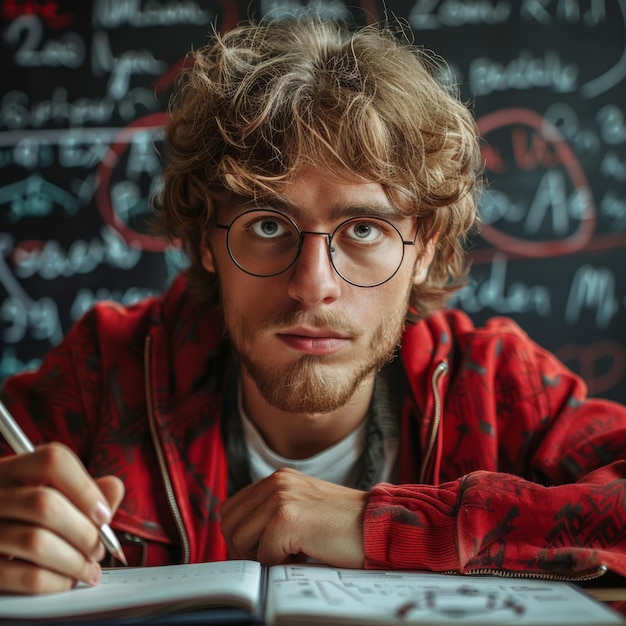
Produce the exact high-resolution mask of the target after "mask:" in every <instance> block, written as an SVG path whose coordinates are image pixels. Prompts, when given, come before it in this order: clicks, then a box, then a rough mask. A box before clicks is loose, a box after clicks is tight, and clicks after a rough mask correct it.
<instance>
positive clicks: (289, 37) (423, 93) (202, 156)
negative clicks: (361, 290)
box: [154, 16, 480, 316]
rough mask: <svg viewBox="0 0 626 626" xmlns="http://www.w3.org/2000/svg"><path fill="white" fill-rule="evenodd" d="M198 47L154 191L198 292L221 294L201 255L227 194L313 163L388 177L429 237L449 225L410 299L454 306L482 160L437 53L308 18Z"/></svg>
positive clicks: (275, 187) (175, 104) (387, 184)
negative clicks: (445, 83) (450, 301)
mask: <svg viewBox="0 0 626 626" xmlns="http://www.w3.org/2000/svg"><path fill="white" fill-rule="evenodd" d="M190 56H191V61H192V63H190V64H189V66H188V67H187V68H186V69H184V70H183V71H182V72H181V75H180V77H179V80H178V83H177V90H176V93H175V94H174V96H173V98H172V101H171V106H170V111H169V116H168V122H167V127H166V140H165V156H166V162H165V167H164V172H163V176H164V179H163V180H164V185H163V188H162V190H161V191H160V192H159V193H158V194H157V195H156V197H155V199H154V208H155V212H156V216H157V223H158V225H159V227H160V230H161V232H162V233H163V234H164V235H165V237H166V238H167V239H168V240H169V241H179V242H180V243H181V245H182V248H183V251H184V252H185V254H186V256H187V257H188V260H189V266H188V268H187V269H186V273H187V275H188V279H189V286H190V289H192V290H193V291H194V292H195V293H196V294H198V295H199V296H200V297H202V298H204V299H207V298H208V299H214V300H215V299H216V298H217V295H218V281H217V277H215V276H214V275H212V274H210V273H208V272H207V271H206V270H205V269H204V268H203V266H202V262H201V244H202V242H203V238H206V236H207V233H208V232H209V229H210V226H211V223H212V217H213V203H214V201H215V199H216V198H217V196H218V195H219V196H220V197H223V196H224V194H229V195H230V194H232V195H234V196H237V197H243V198H247V199H252V198H258V197H264V196H271V195H276V194H279V193H280V190H281V189H282V188H284V186H285V185H286V184H287V183H288V182H289V180H290V179H292V178H293V177H294V176H296V175H297V174H298V172H299V171H300V170H301V169H302V168H303V167H305V166H309V165H314V166H317V167H320V166H321V167H326V168H328V170H329V172H337V171H339V172H341V171H345V172H346V173H349V175H350V176H351V177H355V176H356V177H358V179H359V180H363V181H364V182H376V183H380V184H381V185H382V186H383V188H384V189H385V191H386V192H387V194H388V195H389V197H390V198H395V199H398V198H402V202H401V203H396V205H397V206H400V205H401V206H402V212H403V213H405V214H406V213H408V214H410V215H413V216H415V218H416V224H417V228H418V241H420V242H421V243H422V244H425V243H426V242H428V241H429V240H430V239H432V238H433V236H434V235H435V234H436V235H437V243H436V252H435V258H434V260H433V263H432V265H431V267H430V270H429V273H428V277H427V279H426V281H425V282H424V283H423V284H422V285H418V286H415V287H414V289H413V292H412V294H411V305H412V307H414V308H415V309H416V310H417V311H418V312H419V314H420V316H426V315H428V314H429V313H430V312H432V311H433V310H436V309H438V308H441V307H442V306H444V305H445V303H446V301H447V299H448V297H449V296H450V295H451V294H452V293H453V292H454V291H455V290H456V289H458V288H459V286H460V285H461V284H462V283H463V278H464V277H465V276H466V274H467V263H466V250H465V241H466V239H467V237H468V235H469V234H470V233H471V232H472V230H473V229H474V228H476V227H477V225H478V223H479V218H478V214H477V208H476V205H477V196H478V192H479V188H480V176H479V174H478V172H479V160H480V159H479V148H478V141H477V137H476V129H475V123H474V120H473V118H472V115H471V114H470V112H469V110H468V108H467V107H466V106H465V105H464V104H463V103H462V102H460V100H459V98H458V94H457V93H456V91H455V90H454V89H453V88H451V87H444V86H443V85H442V82H441V81H440V80H438V74H437V72H439V71H441V69H442V65H441V63H440V62H438V61H436V60H435V58H434V57H433V55H431V54H427V53H426V52H425V51H424V50H422V49H421V48H418V47H417V46H415V45H413V44H411V42H410V41H408V38H407V37H406V35H404V34H403V33H402V32H401V31H394V30H392V28H391V27H390V26H389V25H377V26H371V25H370V26H365V27H361V28H359V29H353V30H350V29H348V28H347V27H345V26H343V25H341V24H339V23H336V22H331V21H324V20H321V19H319V18H314V17H311V16H307V17H301V18H298V19H295V18H294V19H288V20H276V21H269V22H265V23H264V22H261V23H257V24H254V23H247V24H242V25H241V26H238V27H237V28H234V29H233V30H231V31H229V32H227V33H226V34H224V35H219V34H217V33H214V35H213V37H212V42H211V43H210V44H209V45H206V46H204V47H202V48H201V49H199V50H197V51H195V52H193V53H190ZM407 207H408V208H407ZM399 210H400V209H399Z"/></svg>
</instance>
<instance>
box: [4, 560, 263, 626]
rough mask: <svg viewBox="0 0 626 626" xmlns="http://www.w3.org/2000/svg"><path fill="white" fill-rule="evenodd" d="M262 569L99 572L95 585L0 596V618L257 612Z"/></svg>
mask: <svg viewBox="0 0 626 626" xmlns="http://www.w3.org/2000/svg"><path fill="white" fill-rule="evenodd" d="M260 578H261V567H260V565H259V564H258V563H256V562H253V561H224V562H216V563H198V564H192V565H169V566H163V567H138V568H119V569H110V570H104V571H103V573H102V581H101V583H100V584H99V585H98V586H96V587H87V586H86V585H82V584H81V585H79V586H78V587H76V588H75V589H72V590H71V591H66V592H63V593H56V594H47V595H40V596H27V597H25V596H22V595H20V596H16V595H0V619H2V618H4V619H6V618H14V619H15V618H19V619H58V618H62V617H70V616H79V615H96V614H97V615H99V616H106V615H113V614H116V613H120V612H123V613H124V614H125V615H129V614H135V613H136V614H148V613H153V612H168V611H171V610H174V609H176V608H182V607H184V608H192V607H196V606H197V607H198V608H200V607H208V606H220V607H228V606H236V607H239V608H243V609H246V610H249V611H250V612H256V611H257V610H258V606H259V604H260V598H259V587H260V585H259V582H260Z"/></svg>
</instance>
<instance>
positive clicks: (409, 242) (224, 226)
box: [214, 209, 417, 289]
mask: <svg viewBox="0 0 626 626" xmlns="http://www.w3.org/2000/svg"><path fill="white" fill-rule="evenodd" d="M251 213H273V214H275V215H277V216H279V217H281V218H282V219H285V220H287V221H288V222H289V223H290V224H291V225H292V226H293V227H294V229H295V232H296V233H297V234H298V249H297V252H296V254H295V255H294V257H293V260H292V261H291V263H289V265H287V266H286V267H285V268H283V269H282V270H280V271H278V272H274V273H272V274H257V273H256V272H252V271H250V270H249V269H246V268H245V267H244V266H243V265H241V263H240V262H239V261H238V260H237V258H236V257H235V255H234V254H233V251H232V249H231V246H230V230H231V228H232V226H233V224H235V223H236V222H238V221H239V220H240V219H242V218H243V217H245V216H246V215H250V214H251ZM360 219H363V220H371V219H376V220H379V221H381V222H385V224H388V225H389V226H390V227H391V228H393V230H395V231H396V233H398V237H399V239H400V241H401V242H402V256H401V257H400V261H399V262H398V266H397V267H396V269H395V270H394V271H393V272H392V273H391V275H390V276H388V277H387V278H385V280H381V281H379V282H377V283H374V284H372V285H359V284H358V283H355V282H353V281H351V280H349V279H347V278H346V277H345V276H344V275H343V274H342V273H341V272H340V271H339V270H338V269H337V267H336V266H335V262H334V260H333V254H332V247H331V243H332V240H333V237H334V236H335V234H336V233H337V231H338V230H339V229H341V228H343V227H344V226H345V225H346V224H348V223H349V222H354V221H358V220H360ZM214 224H215V227H216V228H220V229H222V230H225V231H226V249H227V250H228V256H230V258H231V260H232V262H233V263H234V264H235V265H236V266H237V267H238V268H239V269H240V270H241V271H242V272H245V273H246V274H248V275H250V276H256V277H257V278H272V277H274V276H279V275H280V274H283V273H284V272H286V271H287V270H288V269H289V268H290V267H292V266H293V265H294V264H295V262H296V261H297V260H298V257H299V256H300V253H301V252H302V242H303V241H304V235H323V236H324V237H326V243H327V246H328V258H329V260H330V265H331V267H332V268H333V270H334V271H335V273H336V274H337V275H338V276H339V277H340V278H341V279H342V280H343V281H345V282H346V283H348V284H349V285H353V286H354V287H360V288H361V289H371V288H372V287H379V286H380V285H384V284H385V283H386V282H389V281H390V280H391V279H392V278H393V277H394V276H395V275H396V274H397V273H398V270H399V269H400V268H401V267H402V263H403V261H404V248H405V246H414V245H415V241H416V240H417V231H416V233H415V236H414V237H413V240H410V239H405V238H404V237H403V236H402V233H401V232H400V231H399V230H398V228H397V227H396V226H394V224H392V223H391V222H390V221H388V220H386V219H385V218H382V217H378V216H371V215H357V216H355V217H350V218H348V219H347V220H344V221H343V222H341V223H340V224H338V225H337V226H336V227H335V228H334V230H333V231H332V232H330V233H327V232H323V231H316V230H301V229H300V227H299V226H298V224H296V222H295V221H294V220H293V219H292V218H291V217H289V216H288V215H286V214H285V213H283V212H282V211H277V210H276V209H249V210H248V211H244V212H243V213H240V214H239V215H237V217H235V219H233V221H232V222H231V223H230V224H220V223H218V222H217V221H215V222H214Z"/></svg>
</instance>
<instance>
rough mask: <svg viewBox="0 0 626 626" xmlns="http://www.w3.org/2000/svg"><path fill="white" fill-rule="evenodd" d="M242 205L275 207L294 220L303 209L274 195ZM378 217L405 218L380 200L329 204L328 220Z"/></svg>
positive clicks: (388, 218) (250, 207)
mask: <svg viewBox="0 0 626 626" xmlns="http://www.w3.org/2000/svg"><path fill="white" fill-rule="evenodd" d="M244 206H245V207H246V208H247V209H249V210H251V209H262V208H264V207H268V208H271V209H276V210H278V211H281V212H283V213H286V214H288V215H289V216H290V217H291V218H293V219H294V220H296V221H297V220H298V219H299V218H301V217H302V215H303V213H304V211H303V210H302V208H301V207H299V206H298V205H297V204H294V203H292V202H290V201H289V200H286V199H285V198H281V197H279V196H275V197H273V198H266V199H262V200H252V201H250V202H246V203H244ZM360 216H368V217H379V218H382V219H386V220H402V219H404V218H406V217H407V216H406V215H403V214H402V213H400V211H398V209H397V208H396V207H394V206H393V205H392V204H391V203H382V202H359V203H335V204H333V205H332V206H331V210H330V221H337V220H339V219H342V218H343V219H349V218H351V217H360Z"/></svg>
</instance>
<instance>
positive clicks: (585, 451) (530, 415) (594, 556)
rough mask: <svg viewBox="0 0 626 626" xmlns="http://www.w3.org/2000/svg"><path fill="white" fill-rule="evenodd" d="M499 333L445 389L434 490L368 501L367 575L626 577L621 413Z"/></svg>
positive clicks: (624, 423)
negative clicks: (380, 571) (385, 571)
mask: <svg viewBox="0 0 626 626" xmlns="http://www.w3.org/2000/svg"><path fill="white" fill-rule="evenodd" d="M499 330H500V332H498V333H488V334H486V335H484V336H478V337H475V338H474V340H473V341H472V342H471V343H470V344H469V345H468V346H466V349H465V350H464V351H463V352H464V356H463V363H462V364H461V366H460V367H459V368H457V369H456V370H455V371H456V372H457V374H456V375H455V376H454V380H452V381H451V382H450V387H449V389H448V392H447V396H446V399H445V400H446V401H445V417H444V418H443V419H444V420H445V422H444V425H443V426H442V428H441V429H440V432H439V434H438V436H439V437H443V442H442V445H441V449H442V453H441V476H442V478H443V481H442V482H441V483H438V484H434V485H425V484H402V485H391V484H386V483H385V484H379V485H376V486H375V487H374V488H373V489H372V491H371V493H370V496H369V501H368V505H367V508H366V511H365V516H364V547H365V555H366V567H370V568H391V569H394V568H395V569H423V570H430V571H440V572H441V571H444V572H445V571H450V572H459V573H465V574H468V573H479V572H484V573H490V572H494V573H507V572H508V573H515V572H517V573H520V574H521V573H522V572H524V573H532V574H535V575H537V576H547V577H563V578H569V579H574V580H575V579H581V580H582V579H585V578H586V577H589V578H591V577H594V576H596V575H599V574H601V573H602V572H603V571H604V569H605V568H607V569H609V570H612V571H614V572H616V573H618V574H620V575H622V576H626V408H625V407H623V406H621V405H618V404H616V403H613V402H610V401H604V400H598V399H587V398H586V397H585V393H586V389H585V386H584V384H583V383H582V381H581V380H580V379H579V378H578V377H577V376H575V375H574V374H573V373H571V372H570V371H569V370H568V369H567V368H566V367H564V366H563V365H562V364H561V363H560V362H559V361H558V360H557V359H556V358H555V357H554V356H553V355H551V354H550V353H548V352H546V351H545V350H543V349H542V348H540V347H539V346H537V345H536V344H533V343H532V342H531V341H530V340H528V338H527V337H526V336H525V334H523V332H522V331H519V330H518V329H517V330H516V329H511V328H508V327H505V328H500V329H499ZM459 433H462V435H463V436H461V435H460V434H459ZM414 445H417V442H414ZM458 468H470V470H469V471H466V472H462V471H459V470H458Z"/></svg>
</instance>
